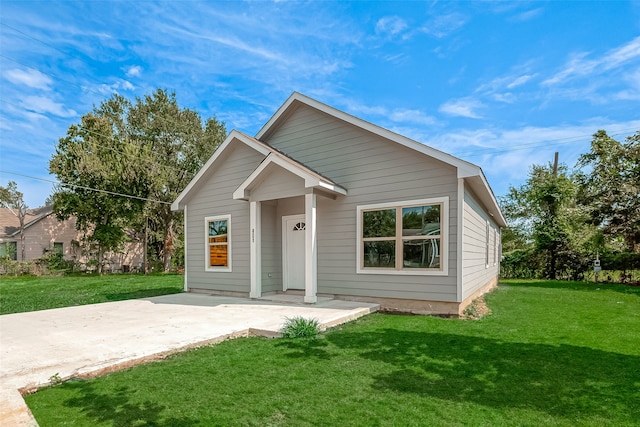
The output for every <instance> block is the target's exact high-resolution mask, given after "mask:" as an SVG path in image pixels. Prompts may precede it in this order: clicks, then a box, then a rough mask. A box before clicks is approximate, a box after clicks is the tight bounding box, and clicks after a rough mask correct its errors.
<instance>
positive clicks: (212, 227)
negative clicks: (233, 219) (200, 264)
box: [206, 216, 230, 267]
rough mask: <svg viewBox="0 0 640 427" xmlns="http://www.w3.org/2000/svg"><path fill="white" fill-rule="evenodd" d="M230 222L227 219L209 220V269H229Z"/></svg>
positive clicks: (214, 218)
mask: <svg viewBox="0 0 640 427" xmlns="http://www.w3.org/2000/svg"><path fill="white" fill-rule="evenodd" d="M229 221H230V218H229V217H228V216H227V217H210V218H207V220H206V224H207V247H208V252H209V253H208V264H207V267H229Z"/></svg>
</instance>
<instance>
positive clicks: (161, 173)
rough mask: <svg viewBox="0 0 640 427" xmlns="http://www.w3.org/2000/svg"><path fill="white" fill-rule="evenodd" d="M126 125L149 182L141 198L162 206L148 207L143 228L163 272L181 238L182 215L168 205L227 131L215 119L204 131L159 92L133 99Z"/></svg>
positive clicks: (190, 114) (189, 112) (195, 115)
mask: <svg viewBox="0 0 640 427" xmlns="http://www.w3.org/2000/svg"><path fill="white" fill-rule="evenodd" d="M128 123H129V125H130V127H131V132H132V135H131V138H132V140H134V141H135V142H136V143H137V144H138V145H139V146H141V147H143V150H144V153H145V158H144V161H143V162H140V165H141V166H142V170H141V173H142V174H145V175H146V176H147V178H148V180H147V189H146V197H148V198H150V199H153V200H157V201H160V202H164V203H155V202H147V203H146V205H145V209H144V222H145V226H146V227H148V228H149V230H150V231H151V234H150V237H151V242H150V243H151V247H152V248H154V250H155V253H156V255H157V257H158V258H159V259H161V260H162V264H163V268H164V270H165V271H168V270H169V269H170V268H171V259H172V255H173V253H174V251H175V249H176V245H177V244H178V240H179V239H177V236H178V235H179V234H181V233H182V230H181V227H182V221H181V220H180V218H181V215H182V214H178V213H176V212H172V211H171V205H170V204H171V202H173V201H174V200H175V199H176V198H177V197H178V195H179V194H180V192H181V191H182V190H183V189H184V188H185V187H186V186H187V184H188V183H189V181H191V179H192V178H193V176H194V175H195V174H196V173H197V172H198V171H199V170H200V169H201V168H202V166H203V165H204V163H205V162H206V161H207V160H208V159H209V157H211V155H212V154H213V152H214V151H215V149H216V148H217V147H218V146H219V145H220V144H221V143H222V142H223V141H224V139H225V138H226V129H225V126H224V124H223V123H221V122H219V121H218V120H217V119H216V118H209V119H207V120H206V121H205V122H204V125H203V122H202V119H201V118H200V115H199V114H198V113H197V112H195V111H193V110H189V109H180V107H179V106H178V103H177V101H176V98H175V94H173V93H171V94H167V93H166V92H164V91H162V90H157V91H156V92H155V93H153V94H151V95H147V96H145V97H144V98H142V99H137V100H136V103H135V105H134V106H133V107H132V108H131V110H130V112H129V116H128Z"/></svg>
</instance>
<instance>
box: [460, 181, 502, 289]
mask: <svg viewBox="0 0 640 427" xmlns="http://www.w3.org/2000/svg"><path fill="white" fill-rule="evenodd" d="M463 216H464V218H463V223H464V227H463V229H464V231H463V233H464V247H463V251H462V253H463V255H462V271H463V275H462V277H463V279H462V280H463V286H462V298H463V300H464V299H465V298H467V297H469V296H471V295H472V294H473V293H474V292H476V291H477V290H478V289H480V288H481V287H482V286H483V285H484V284H486V283H487V282H489V281H490V280H492V279H493V278H495V277H496V276H497V275H498V273H499V270H500V263H499V261H498V260H496V262H495V263H494V258H493V253H494V252H493V250H494V236H495V234H496V233H498V236H499V233H500V230H499V228H498V227H497V226H496V224H495V223H494V222H493V221H492V220H491V218H490V217H489V215H488V214H487V213H486V211H485V210H484V209H483V208H482V207H481V206H480V204H479V203H478V202H477V200H476V198H475V196H474V195H473V193H471V191H469V190H465V194H464V213H463ZM487 222H489V265H488V266H487V264H486V255H487V253H486V251H487V241H486V232H487ZM499 241H500V240H499V239H498V242H499ZM499 256H500V254H499V253H498V254H497V257H498V259H499Z"/></svg>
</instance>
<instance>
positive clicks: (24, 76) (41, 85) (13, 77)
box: [3, 68, 53, 90]
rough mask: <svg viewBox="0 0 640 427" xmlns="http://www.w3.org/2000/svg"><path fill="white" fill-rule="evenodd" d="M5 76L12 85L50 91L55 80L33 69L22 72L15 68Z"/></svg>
mask: <svg viewBox="0 0 640 427" xmlns="http://www.w3.org/2000/svg"><path fill="white" fill-rule="evenodd" d="M3 74H4V76H5V78H6V79H7V80H9V81H10V82H11V83H15V84H21V85H25V86H29V87H31V88H34V89H42V90H50V89H51V84H52V83H53V80H52V79H51V78H50V77H49V76H47V75H45V74H42V73H41V72H40V71H37V70H32V69H25V70H21V69H18V68H13V69H11V70H7V71H5V72H4V73H3Z"/></svg>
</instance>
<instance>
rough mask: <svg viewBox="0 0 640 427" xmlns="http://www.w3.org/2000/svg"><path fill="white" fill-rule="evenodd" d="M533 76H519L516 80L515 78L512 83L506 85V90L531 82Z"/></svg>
mask: <svg viewBox="0 0 640 427" xmlns="http://www.w3.org/2000/svg"><path fill="white" fill-rule="evenodd" d="M533 77H534V76H533V75H523V76H520V77H518V78H516V79H515V80H514V81H512V82H511V83H509V84H508V85H507V88H508V89H513V88H515V87H518V86H522V85H523V84H525V83H527V82H528V81H529V80H531V79H532V78H533Z"/></svg>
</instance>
